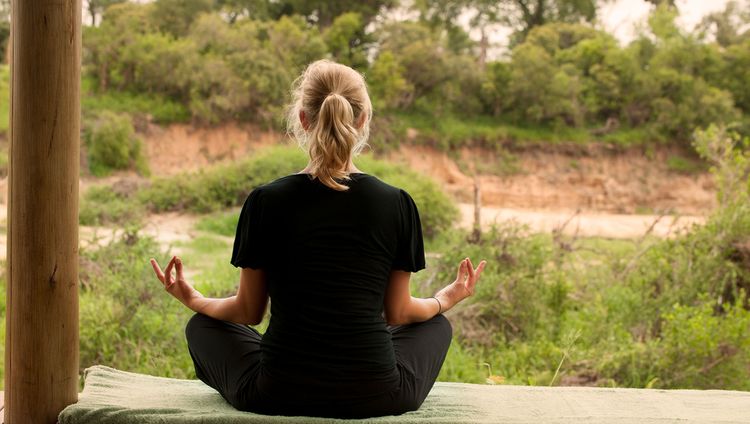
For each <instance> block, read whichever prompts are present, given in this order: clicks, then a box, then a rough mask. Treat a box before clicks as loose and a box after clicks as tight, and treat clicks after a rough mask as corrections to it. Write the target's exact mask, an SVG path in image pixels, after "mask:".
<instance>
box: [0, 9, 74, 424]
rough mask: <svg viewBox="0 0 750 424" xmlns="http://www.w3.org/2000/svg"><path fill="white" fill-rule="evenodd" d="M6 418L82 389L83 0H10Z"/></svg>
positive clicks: (56, 407)
mask: <svg viewBox="0 0 750 424" xmlns="http://www.w3.org/2000/svg"><path fill="white" fill-rule="evenodd" d="M11 20H12V24H11V31H12V40H13V46H12V57H11V107H10V150H9V159H10V168H9V185H8V187H9V196H8V259H7V264H8V291H7V318H6V319H7V323H6V339H5V373H6V374H5V422H6V423H7V424H22V423H35V424H36V423H54V422H56V420H57V414H58V413H59V412H60V411H61V410H62V409H63V408H64V407H65V406H67V405H69V404H71V403H74V402H76V401H77V393H78V166H79V156H78V154H79V138H80V135H79V132H80V130H79V128H80V99H79V96H80V72H81V66H80V62H81V0H13V2H12V9H11Z"/></svg>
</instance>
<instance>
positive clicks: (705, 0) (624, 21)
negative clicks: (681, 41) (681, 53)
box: [599, 0, 728, 42]
mask: <svg viewBox="0 0 750 424" xmlns="http://www.w3.org/2000/svg"><path fill="white" fill-rule="evenodd" d="M727 3H728V0H677V7H678V8H679V10H680V18H679V21H678V22H679V24H680V26H682V27H683V28H685V29H693V27H695V25H696V24H697V23H698V22H700V20H701V18H703V17H704V16H705V15H706V14H708V13H711V12H715V11H718V10H722V9H724V6H726V4H727ZM651 7H652V5H650V4H649V3H646V2H645V1H643V0H616V1H614V2H612V3H610V4H607V5H604V6H603V7H602V8H601V9H600V10H599V17H600V18H599V19H600V20H601V22H602V25H603V26H604V27H605V28H606V29H607V30H608V31H610V32H614V33H615V35H616V36H617V38H619V39H620V40H621V41H623V42H628V41H630V40H631V39H632V38H633V37H634V35H635V31H634V26H635V25H636V24H638V23H639V22H640V23H645V21H646V17H647V16H648V12H649V10H651Z"/></svg>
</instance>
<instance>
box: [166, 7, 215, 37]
mask: <svg viewBox="0 0 750 424" xmlns="http://www.w3.org/2000/svg"><path fill="white" fill-rule="evenodd" d="M214 5H215V4H214V0H156V1H155V2H153V3H152V6H153V7H152V8H151V21H152V22H153V23H154V24H155V25H156V26H157V27H158V28H159V29H160V30H161V31H163V32H167V33H169V34H172V35H173V36H175V37H182V36H184V35H186V34H187V33H188V30H189V29H190V25H191V24H192V23H193V21H194V20H195V19H196V18H197V17H198V16H199V15H200V14H201V13H208V12H211V11H212V9H213V8H214Z"/></svg>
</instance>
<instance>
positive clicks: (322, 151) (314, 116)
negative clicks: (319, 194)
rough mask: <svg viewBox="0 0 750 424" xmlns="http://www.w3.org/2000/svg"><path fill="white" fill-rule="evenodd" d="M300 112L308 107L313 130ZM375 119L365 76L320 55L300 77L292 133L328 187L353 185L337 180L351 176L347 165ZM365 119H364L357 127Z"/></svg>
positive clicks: (290, 123)
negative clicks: (306, 124)
mask: <svg viewBox="0 0 750 424" xmlns="http://www.w3.org/2000/svg"><path fill="white" fill-rule="evenodd" d="M300 111H304V112H305V120H306V121H307V123H308V124H309V125H308V128H307V130H305V128H304V127H303V126H302V123H301V122H300V117H299V113H300ZM363 114H364V118H362V116H363ZM371 118H372V103H371V102H370V96H369V95H368V94H367V86H366V85H365V80H364V78H363V77H362V75H361V74H360V73H359V72H357V71H355V70H354V69H352V68H350V67H348V66H344V65H341V64H338V63H335V62H331V61H330V60H318V61H316V62H313V63H311V64H310V65H309V66H308V67H307V69H305V71H304V72H303V73H302V75H300V76H299V77H298V78H297V79H296V80H295V81H294V84H293V86H292V103H291V105H290V106H289V110H288V112H287V132H288V133H289V134H290V135H291V136H292V137H294V138H295V139H296V140H297V142H298V143H299V145H300V147H302V148H306V149H307V153H308V155H309V156H310V169H311V170H310V174H311V175H312V176H313V177H314V178H317V179H318V180H320V182H322V183H323V184H325V185H326V186H328V187H331V188H333V189H335V190H339V191H344V190H348V189H349V187H347V186H346V185H344V184H341V183H339V182H338V181H336V180H337V179H339V180H348V179H349V173H348V172H347V170H346V167H347V165H348V164H349V160H350V159H351V158H352V156H356V155H358V154H359V153H360V152H361V151H362V149H364V147H365V146H367V137H368V136H369V134H370V119H371ZM360 119H364V123H363V125H362V126H361V127H360V128H357V123H358V122H359V120H360Z"/></svg>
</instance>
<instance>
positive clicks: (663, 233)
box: [458, 203, 705, 239]
mask: <svg viewBox="0 0 750 424" xmlns="http://www.w3.org/2000/svg"><path fill="white" fill-rule="evenodd" d="M459 209H460V211H461V220H460V222H459V223H458V226H460V227H462V228H466V229H469V228H472V227H473V225H474V205H473V204H469V203H461V204H459ZM481 211H482V212H481V217H480V221H481V224H482V227H483V229H487V228H489V227H490V226H491V225H492V224H495V223H501V222H504V221H515V222H518V223H520V224H524V225H528V226H529V229H530V230H531V231H532V232H541V233H550V232H552V231H555V230H558V229H562V232H563V234H567V235H578V236H581V237H606V238H622V239H632V238H639V237H642V236H643V235H644V234H646V233H649V234H650V235H654V236H657V237H670V236H673V235H674V234H675V233H676V232H677V231H679V230H684V229H686V228H689V227H690V226H692V225H694V224H703V222H704V220H705V219H704V218H703V217H700V216H670V215H665V216H658V215H621V214H607V213H577V212H574V211H538V210H522V209H508V208H494V207H483V208H482V209H481Z"/></svg>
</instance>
